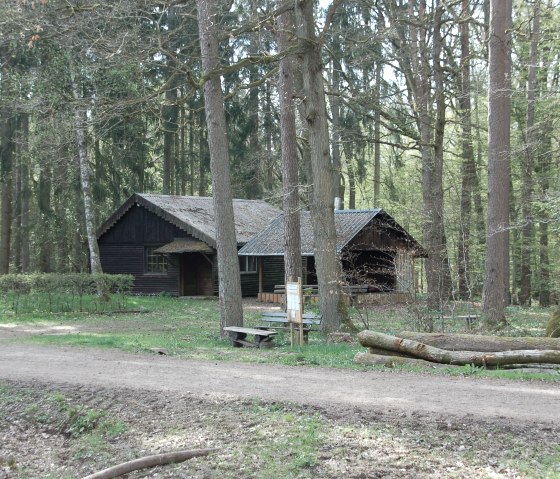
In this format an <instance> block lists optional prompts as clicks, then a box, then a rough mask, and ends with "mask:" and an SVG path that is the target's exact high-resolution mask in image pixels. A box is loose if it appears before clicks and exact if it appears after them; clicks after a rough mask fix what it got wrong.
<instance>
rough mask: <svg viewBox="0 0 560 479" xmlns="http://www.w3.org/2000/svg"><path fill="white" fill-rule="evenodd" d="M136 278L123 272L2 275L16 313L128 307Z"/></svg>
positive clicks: (1, 289)
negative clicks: (127, 298)
mask: <svg viewBox="0 0 560 479" xmlns="http://www.w3.org/2000/svg"><path fill="white" fill-rule="evenodd" d="M133 281H134V278H133V277H132V276H130V275H122V274H89V273H68V274H59V273H40V274H7V275H2V276H0V295H1V296H2V297H3V298H4V300H5V302H6V304H7V305H8V307H9V308H11V309H12V310H13V311H14V312H15V313H16V314H18V313H22V312H33V311H36V312H50V313H54V312H70V311H92V312H93V311H95V312H102V311H108V310H115V309H116V310H124V309H126V296H125V295H126V294H127V293H130V291H131V290H132V285H133ZM100 292H101V293H102V295H101V296H100V295H99V293H100Z"/></svg>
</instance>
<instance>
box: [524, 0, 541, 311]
mask: <svg viewBox="0 0 560 479" xmlns="http://www.w3.org/2000/svg"><path fill="white" fill-rule="evenodd" d="M540 17H541V14H540V0H535V3H534V6H533V26H532V29H531V30H532V31H531V49H530V53H529V69H528V74H527V129H526V137H525V152H524V153H525V154H524V155H523V174H522V181H523V186H522V192H521V217H522V221H523V227H522V230H521V235H522V236H521V277H520V290H519V303H520V304H521V305H522V306H525V305H527V304H530V303H531V275H532V268H531V251H532V249H533V214H532V207H531V202H532V195H533V169H534V164H535V160H534V156H535V152H536V150H537V144H536V143H537V141H536V140H537V137H536V131H535V98H536V91H537V88H538V84H537V62H538V46H539V37H540Z"/></svg>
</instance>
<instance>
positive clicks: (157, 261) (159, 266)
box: [146, 247, 167, 273]
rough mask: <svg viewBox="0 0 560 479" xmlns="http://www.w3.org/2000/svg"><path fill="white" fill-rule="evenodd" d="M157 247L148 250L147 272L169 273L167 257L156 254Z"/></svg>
mask: <svg viewBox="0 0 560 479" xmlns="http://www.w3.org/2000/svg"><path fill="white" fill-rule="evenodd" d="M156 249H157V248H155V247H149V248H146V272H147V273H167V256H166V255H164V254H160V253H156V252H155V250H156Z"/></svg>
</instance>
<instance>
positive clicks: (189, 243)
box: [155, 238, 214, 254]
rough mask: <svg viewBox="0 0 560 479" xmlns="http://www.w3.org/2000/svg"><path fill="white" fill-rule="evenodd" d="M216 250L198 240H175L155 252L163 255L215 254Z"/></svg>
mask: <svg viewBox="0 0 560 479" xmlns="http://www.w3.org/2000/svg"><path fill="white" fill-rule="evenodd" d="M213 252H214V249H213V248H212V247H210V246H208V245H207V244H206V243H205V242H204V241H200V240H197V239H196V238H175V239H174V240H173V241H171V243H167V244H165V245H163V246H161V247H159V248H158V249H156V250H155V253H161V254H180V253H213Z"/></svg>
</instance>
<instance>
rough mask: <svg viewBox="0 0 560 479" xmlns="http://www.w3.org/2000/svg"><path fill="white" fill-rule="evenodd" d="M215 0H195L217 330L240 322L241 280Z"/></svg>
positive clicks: (239, 324)
mask: <svg viewBox="0 0 560 479" xmlns="http://www.w3.org/2000/svg"><path fill="white" fill-rule="evenodd" d="M216 7H217V4H216V0H197V13H198V26H199V36H200V49H201V54H202V69H203V73H204V75H210V77H209V78H208V79H207V80H206V82H205V83H204V109H205V112H206V124H207V126H208V147H209V150H210V168H211V171H212V194H213V204H214V218H215V223H216V247H217V250H218V282H219V295H220V318H221V331H222V334H223V328H224V327H226V326H242V325H243V308H242V303H241V279H240V273H239V260H238V256H237V240H236V236H235V222H234V216H233V200H232V194H231V178H230V161H229V153H228V139H227V133H226V131H227V130H226V117H225V111H224V99H223V92H222V87H221V82H220V77H219V76H218V75H216V74H213V75H212V71H213V70H215V69H216V68H217V67H218V66H219V57H218V42H217V37H218V31H217V28H216V26H217V25H219V21H218V18H217V13H216V12H217V8H216Z"/></svg>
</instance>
